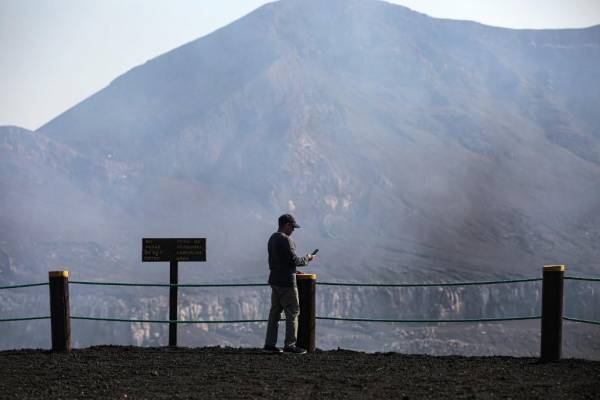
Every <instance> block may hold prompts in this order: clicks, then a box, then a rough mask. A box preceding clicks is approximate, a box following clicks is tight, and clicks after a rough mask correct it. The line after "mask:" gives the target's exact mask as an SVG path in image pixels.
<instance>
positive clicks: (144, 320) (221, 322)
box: [71, 317, 285, 324]
mask: <svg viewBox="0 0 600 400" xmlns="http://www.w3.org/2000/svg"><path fill="white" fill-rule="evenodd" d="M71 319H81V320H90V321H112V322H148V323H151V324H153V323H154V324H167V323H169V324H171V323H174V324H237V323H242V322H267V321H268V320H266V319H237V320H224V321H211V320H186V321H181V320H168V319H126V318H95V317H71ZM281 321H285V320H281Z"/></svg>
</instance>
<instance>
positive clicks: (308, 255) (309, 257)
mask: <svg viewBox="0 0 600 400" xmlns="http://www.w3.org/2000/svg"><path fill="white" fill-rule="evenodd" d="M306 258H307V259H308V261H309V262H310V261H312V260H313V259H314V258H315V256H313V255H312V254H307V255H306Z"/></svg>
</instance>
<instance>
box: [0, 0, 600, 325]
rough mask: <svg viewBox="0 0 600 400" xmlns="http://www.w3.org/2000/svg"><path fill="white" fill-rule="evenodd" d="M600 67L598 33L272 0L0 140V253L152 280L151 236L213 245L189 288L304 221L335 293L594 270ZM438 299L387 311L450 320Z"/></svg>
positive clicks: (446, 305) (37, 268)
mask: <svg viewBox="0 0 600 400" xmlns="http://www.w3.org/2000/svg"><path fill="white" fill-rule="evenodd" d="M599 63H600V26H596V27H591V28H587V29H572V30H539V31H534V30H511V29H502V28H494V27H489V26H484V25H481V24H477V23H474V22H467V21H452V20H441V19H435V18H430V17H428V16H426V15H423V14H419V13H416V12H414V11H411V10H409V9H407V8H404V7H400V6H396V5H391V4H388V3H385V2H379V1H368V0H328V1H316V0H310V1H306V0H305V1H299V0H288V1H280V2H276V3H270V4H267V5H265V6H263V7H261V8H259V9H257V10H256V11H254V12H252V13H251V14H249V15H247V16H245V17H243V18H242V19H240V20H238V21H236V22H234V23H232V24H230V25H228V26H226V27H224V28H222V29H220V30H218V31H216V32H214V33H212V34H210V35H207V36H206V37H203V38H200V39H198V40H195V41H192V42H190V43H188V44H185V45H183V46H181V47H179V48H176V49H174V50H172V51H170V52H168V53H166V54H163V55H161V56H159V57H157V58H155V59H152V60H149V61H148V62H146V63H145V64H143V65H140V66H138V67H136V68H134V69H132V70H131V71H129V72H127V73H125V74H124V75H122V76H120V77H118V78H117V79H115V80H114V81H113V82H112V83H111V84H110V85H109V86H108V87H107V88H105V89H103V90H101V91H100V92H98V93H96V94H94V95H93V96H91V97H90V98H88V99H86V100H85V101H83V102H82V103H80V104H78V105H76V106H75V107H73V108H72V109H70V110H68V111H66V112H65V113H63V114H61V115H59V116H58V117H57V118H55V119H54V120H52V121H50V122H49V123H47V124H46V125H44V126H43V127H41V128H40V129H39V130H38V131H37V132H28V131H24V130H19V129H17V128H11V127H4V128H1V129H0V143H1V144H2V147H1V148H0V152H1V155H2V158H1V159H0V160H1V162H2V164H1V170H0V179H1V181H0V182H2V186H3V189H4V190H3V191H2V192H3V195H2V196H3V198H2V201H3V205H4V207H3V210H4V212H3V213H2V215H1V219H0V226H2V227H3V229H2V232H3V233H2V236H1V237H0V243H2V246H1V247H0V250H2V251H3V252H4V253H5V254H6V255H7V257H11V259H12V260H13V264H11V265H12V267H11V266H10V265H9V266H8V267H6V268H7V269H8V268H9V267H10V268H11V271H16V272H14V276H15V278H14V279H16V277H18V276H19V274H21V275H20V276H21V277H25V276H31V275H33V274H37V275H36V276H39V274H40V273H45V271H46V270H47V269H51V268H53V267H55V266H56V265H57V263H62V264H61V265H65V264H64V263H65V261H63V260H69V264H70V268H71V269H72V270H74V271H76V274H77V275H78V276H86V277H89V278H100V277H106V276H107V274H108V275H110V276H113V277H115V278H118V279H119V280H125V278H126V277H127V278H137V279H140V280H142V281H147V280H150V279H152V278H156V279H166V278H165V277H166V268H165V267H164V266H159V265H156V264H153V265H148V264H145V265H143V266H140V260H139V258H140V256H139V253H140V243H139V242H140V238H142V237H170V236H173V237H177V236H180V237H190V236H193V237H207V238H208V258H209V259H208V262H207V263H206V264H201V265H194V266H192V265H190V266H189V267H186V268H185V271H186V272H182V273H183V274H184V275H185V279H188V280H194V281H209V280H210V281H224V280H227V281H231V282H234V281H238V280H243V281H244V280H252V281H256V280H263V279H264V278H265V275H266V272H265V254H264V253H265V242H266V238H267V237H268V235H269V233H270V232H271V231H272V230H273V229H274V228H275V227H274V225H275V221H276V218H277V216H278V215H280V214H282V213H284V212H288V211H290V212H292V213H294V214H295V215H296V216H297V218H298V220H299V222H300V224H301V225H303V229H301V230H299V231H297V232H296V233H295V234H294V235H295V236H296V237H297V241H298V247H299V249H300V251H302V252H304V251H309V250H311V249H312V248H315V247H319V248H320V249H321V252H320V253H319V263H318V264H317V265H316V266H315V267H311V268H312V269H313V270H314V271H315V272H318V273H319V277H320V279H323V280H338V281H349V280H352V281H363V282H364V281H371V282H373V281H398V282H400V281H402V282H406V281H424V280H428V281H435V282H439V281H453V280H464V279H480V278H486V279H487V278H492V277H515V276H539V275H540V272H541V266H542V265H544V264H547V263H566V264H567V268H569V271H574V272H580V273H588V274H593V273H598V272H600V270H599V269H598V267H597V264H595V261H594V260H597V259H598V256H600V245H599V244H598V243H600V196H599V195H600V189H598V188H599V187H600V185H599V182H600V128H599V127H600V115H599V114H598V112H597V104H600V90H598V88H599V87H600V70H599V69H598V68H597V65H599ZM15 231H17V232H20V233H22V234H23V235H24V236H23V237H24V238H25V239H23V240H22V241H21V242H19V241H18V239H17V236H15V234H14V232H15ZM23 243H26V244H29V245H25V247H27V248H34V249H35V250H32V251H31V254H28V251H26V250H25V249H24V248H23ZM82 243H83V244H84V245H82ZM19 246H21V247H19ZM53 249H55V250H53ZM49 253H51V254H55V253H56V254H55V256H54V258H51V257H50V258H48V254H49ZM0 256H1V254H0ZM1 260H2V259H1V257H0V262H2V261H1ZM20 260H21V261H20ZM19 263H20V264H19ZM5 264H6V263H5ZM21 264H22V265H23V266H22V267H18V268H17V267H15V265H21ZM98 265H102V268H98ZM140 271H143V274H141V275H140ZM142 278H143V279H142ZM182 280H183V279H182ZM538 292H539V291H536V295H534V296H531V298H527V299H525V298H524V300H523V301H529V302H531V304H534V302H535V301H537V300H536V299H537V298H538V297H539V296H538V295H539V293H538ZM482 293H483V292H481V293H479V294H475V295H473V297H472V298H471V299H470V301H474V302H478V300H476V299H477V296H480V295H482ZM522 295H523V296H527V293H523V294H522ZM336 296H337V295H336ZM336 296H333V298H338V299H339V298H340V297H339V296H337V297H336ZM536 296H537V297H536ZM342 297H343V296H342ZM384 297H385V296H384ZM442 297H443V298H442V299H439V298H437V300H436V297H435V296H434V297H432V298H430V300H429V301H440V304H439V305H437V306H435V305H433V306H432V305H431V304H419V301H421V300H419V298H418V297H414V295H412V294H411V295H407V297H406V298H399V299H395V300H394V301H393V302H392V310H394V311H397V310H400V309H402V308H403V307H405V306H406V304H403V303H402V301H404V300H407V301H409V300H408V299H412V300H410V301H411V302H412V303H410V304H411V305H413V306H414V310H416V311H427V310H429V311H431V310H432V307H433V310H435V311H434V312H435V313H439V314H444V313H446V312H449V310H456V307H455V304H454V303H453V301H454V300H453V295H448V296H446V297H444V296H442ZM333 298H332V301H334V300H333ZM461 301H463V300H461ZM464 301H466V300H464ZM386 302H387V300H386V299H383V298H382V299H381V300H380V301H378V302H377V305H383V304H386ZM453 304H454V305H453ZM531 304H528V305H527V307H534V306H533V305H531ZM586 304H593V299H590V302H588V303H586ZM331 307H333V308H332V309H338V310H341V309H345V308H344V307H346V306H340V305H339V304H338V305H336V304H332V305H331ZM336 307H337V308H336ZM340 307H341V308H340ZM482 307H487V306H482ZM375 308H377V307H375ZM458 308H459V309H460V307H458ZM368 309H371V306H369V305H367V304H364V305H363V306H362V308H360V307H359V308H356V309H354V311H355V312H362V311H366V310H368ZM462 310H463V311H461V312H464V307H463V308H462ZM326 311H327V310H326V309H323V312H326ZM347 311H349V312H350V311H352V310H347ZM517 311H518V309H517ZM253 312H255V313H257V312H258V311H257V309H256V308H254V311H253Z"/></svg>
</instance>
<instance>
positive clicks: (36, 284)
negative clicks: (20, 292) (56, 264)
mask: <svg viewBox="0 0 600 400" xmlns="http://www.w3.org/2000/svg"><path fill="white" fill-rule="evenodd" d="M47 285H48V282H42V283H26V284H24V285H12V286H0V289H17V288H26V287H33V286H47Z"/></svg>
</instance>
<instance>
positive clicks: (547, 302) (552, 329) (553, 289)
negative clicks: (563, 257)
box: [540, 265, 565, 362]
mask: <svg viewBox="0 0 600 400" xmlns="http://www.w3.org/2000/svg"><path fill="white" fill-rule="evenodd" d="M564 274H565V266H564V265H546V266H544V275H543V280H542V340H541V351H540V359H541V361H542V362H549V361H558V360H560V356H561V347H562V317H563V283H564Z"/></svg>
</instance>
